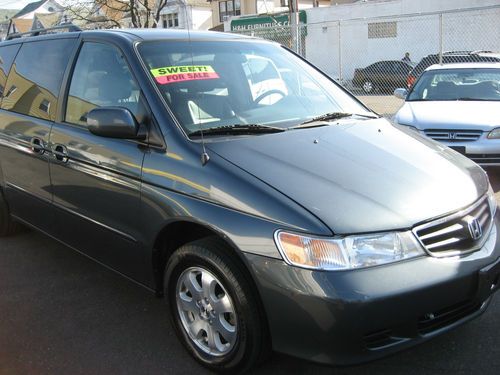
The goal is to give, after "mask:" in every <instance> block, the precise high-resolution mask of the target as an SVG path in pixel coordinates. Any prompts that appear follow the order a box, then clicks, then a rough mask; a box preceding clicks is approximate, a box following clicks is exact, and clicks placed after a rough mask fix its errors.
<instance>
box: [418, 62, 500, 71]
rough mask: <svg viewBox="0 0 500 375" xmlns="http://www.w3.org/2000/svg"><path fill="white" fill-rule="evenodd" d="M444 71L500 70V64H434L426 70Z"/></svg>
mask: <svg viewBox="0 0 500 375" xmlns="http://www.w3.org/2000/svg"><path fill="white" fill-rule="evenodd" d="M442 69H500V62H469V63H451V64H442V65H439V64H434V65H431V66H429V67H428V68H427V69H425V71H428V70H442Z"/></svg>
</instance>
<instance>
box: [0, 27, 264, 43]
mask: <svg viewBox="0 0 500 375" xmlns="http://www.w3.org/2000/svg"><path fill="white" fill-rule="evenodd" d="M80 34H82V35H85V36H90V35H94V36H98V37H102V38H103V39H106V38H110V39H115V38H120V39H123V38H124V39H128V40H131V41H143V40H144V41H145V40H169V39H170V40H193V41H196V40H221V39H222V40H238V39H239V40H241V39H247V40H248V39H254V40H263V39H259V38H254V37H251V36H246V35H241V34H230V33H221V32H217V31H188V30H181V29H176V30H171V29H170V30H168V29H112V30H86V31H72V32H62V33H49V34H41V35H37V36H28V35H26V36H24V37H19V38H14V39H11V40H6V41H3V42H1V44H0V45H5V44H15V43H22V42H31V41H36V40H47V39H58V38H78V36H79V35H80Z"/></svg>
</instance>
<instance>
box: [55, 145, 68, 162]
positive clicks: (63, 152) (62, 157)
mask: <svg viewBox="0 0 500 375" xmlns="http://www.w3.org/2000/svg"><path fill="white" fill-rule="evenodd" d="M52 153H53V154H54V156H55V157H56V160H59V161H60V162H62V163H67V162H68V149H67V148H66V146H64V145H55V146H54V148H53V149H52Z"/></svg>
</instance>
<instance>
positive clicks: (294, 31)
mask: <svg viewBox="0 0 500 375" xmlns="http://www.w3.org/2000/svg"><path fill="white" fill-rule="evenodd" d="M288 9H289V15H288V17H289V19H290V36H291V46H290V47H291V48H292V49H293V50H294V51H295V52H297V53H300V34H299V0H288Z"/></svg>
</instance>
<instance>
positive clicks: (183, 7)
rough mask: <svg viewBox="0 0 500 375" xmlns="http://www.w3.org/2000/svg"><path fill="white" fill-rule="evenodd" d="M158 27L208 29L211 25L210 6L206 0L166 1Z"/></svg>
mask: <svg viewBox="0 0 500 375" xmlns="http://www.w3.org/2000/svg"><path fill="white" fill-rule="evenodd" d="M158 27H162V28H165V29H168V28H180V29H190V30H208V29H210V28H211V27H212V6H211V4H210V3H209V2H207V1H206V0H172V1H168V2H167V5H166V6H165V8H163V9H162V11H161V13H160V22H159V25H158Z"/></svg>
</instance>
